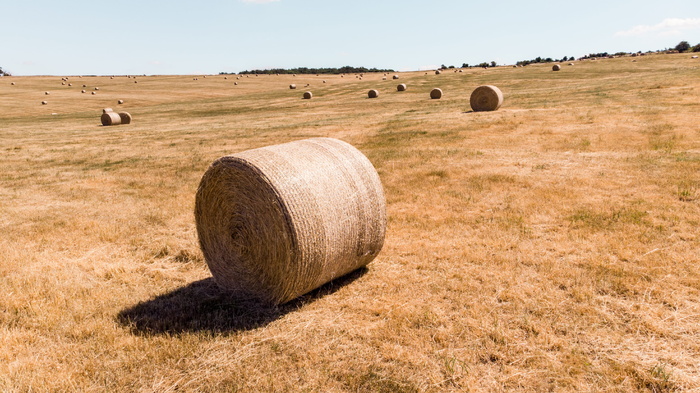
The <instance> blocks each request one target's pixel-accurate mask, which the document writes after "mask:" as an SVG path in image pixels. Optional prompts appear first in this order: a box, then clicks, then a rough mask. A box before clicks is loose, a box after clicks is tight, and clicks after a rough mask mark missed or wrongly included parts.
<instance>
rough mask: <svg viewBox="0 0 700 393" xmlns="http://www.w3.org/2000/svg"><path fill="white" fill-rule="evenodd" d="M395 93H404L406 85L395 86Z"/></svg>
mask: <svg viewBox="0 0 700 393" xmlns="http://www.w3.org/2000/svg"><path fill="white" fill-rule="evenodd" d="M396 91H406V84H405V83H401V84H400V85H398V86H396Z"/></svg>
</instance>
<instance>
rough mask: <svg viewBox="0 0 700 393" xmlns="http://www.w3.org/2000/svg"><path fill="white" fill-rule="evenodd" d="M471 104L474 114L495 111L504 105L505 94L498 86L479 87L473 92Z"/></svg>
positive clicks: (470, 99)
mask: <svg viewBox="0 0 700 393" xmlns="http://www.w3.org/2000/svg"><path fill="white" fill-rule="evenodd" d="M469 104H470V105H471V107H472V110H473V111H474V112H481V111H495V110H496V109H498V108H500V107H501V105H503V93H501V90H500V89H499V88H498V87H496V86H491V85H484V86H479V87H477V88H476V89H474V91H473V92H472V95H471V97H470V98H469Z"/></svg>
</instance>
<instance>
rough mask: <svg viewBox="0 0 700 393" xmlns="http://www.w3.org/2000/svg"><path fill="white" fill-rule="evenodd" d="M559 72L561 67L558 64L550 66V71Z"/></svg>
mask: <svg viewBox="0 0 700 393" xmlns="http://www.w3.org/2000/svg"><path fill="white" fill-rule="evenodd" d="M559 70H561V66H560V65H559V64H555V65H553V66H552V71H559Z"/></svg>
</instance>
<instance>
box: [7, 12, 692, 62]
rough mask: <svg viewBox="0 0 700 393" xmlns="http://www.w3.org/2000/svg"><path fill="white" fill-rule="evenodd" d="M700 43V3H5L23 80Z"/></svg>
mask: <svg viewBox="0 0 700 393" xmlns="http://www.w3.org/2000/svg"><path fill="white" fill-rule="evenodd" d="M680 41H688V42H689V43H690V44H691V45H695V44H698V43H700V1H698V0H664V1H647V0H641V1H631V0H607V1H603V0H589V1H586V2H577V1H557V2H554V1H544V0H530V1H527V0H501V1H500V2H493V1H492V2H488V1H457V0H444V1H419V0H405V1H390V0H387V1H382V0H377V1H368V0H358V1H353V2H339V1H332V0H326V1H323V0H200V1H198V2H185V1H181V0H172V1H170V2H167V3H165V2H159V3H156V2H155V1H149V0H140V1H136V0H122V1H118V2H106V1H94V0H92V1H87V0H69V1H56V0H23V1H13V2H8V3H6V4H2V6H0V67H2V69H4V70H6V71H8V72H10V73H12V74H14V75H92V74H96V75H111V74H119V75H122V74H149V75H150V74H216V73H219V72H239V71H243V70H250V69H264V68H293V67H342V66H345V65H351V66H358V67H359V66H363V67H377V68H393V69H395V70H399V71H409V70H420V69H432V68H436V67H438V66H440V65H441V64H445V65H448V66H449V65H455V66H461V65H462V63H470V64H476V63H481V62H491V61H495V62H496V63H498V64H513V63H515V62H516V61H518V60H527V59H533V58H535V57H538V56H541V57H552V58H561V57H563V56H575V57H579V56H583V55H585V54H588V53H592V52H610V53H614V52H621V51H624V52H631V51H640V50H641V51H647V50H657V49H664V48H672V47H674V46H676V44H678V42H680Z"/></svg>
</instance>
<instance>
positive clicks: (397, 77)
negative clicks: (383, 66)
mask: <svg viewBox="0 0 700 393" xmlns="http://www.w3.org/2000/svg"><path fill="white" fill-rule="evenodd" d="M391 78H392V79H399V76H398V75H394V76H392V77H391Z"/></svg>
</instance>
